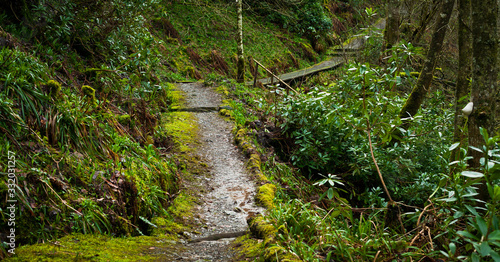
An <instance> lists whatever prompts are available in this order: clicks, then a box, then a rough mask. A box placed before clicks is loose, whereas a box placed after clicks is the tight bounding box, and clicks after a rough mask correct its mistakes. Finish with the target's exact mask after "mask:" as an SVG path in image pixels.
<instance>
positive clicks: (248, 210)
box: [178, 83, 264, 261]
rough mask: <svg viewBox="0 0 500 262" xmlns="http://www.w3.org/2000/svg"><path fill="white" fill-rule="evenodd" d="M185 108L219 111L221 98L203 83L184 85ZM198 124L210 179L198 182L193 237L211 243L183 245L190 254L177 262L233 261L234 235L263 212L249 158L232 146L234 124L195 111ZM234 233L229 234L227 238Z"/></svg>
mask: <svg viewBox="0 0 500 262" xmlns="http://www.w3.org/2000/svg"><path fill="white" fill-rule="evenodd" d="M178 87H179V89H180V90H181V91H182V92H184V93H185V98H186V107H189V108H198V107H203V108H206V107H215V108H216V107H218V106H219V105H221V103H222V99H221V96H220V95H219V94H217V93H216V92H215V91H214V90H213V89H212V88H210V87H205V86H204V85H203V84H201V83H181V84H179V85H178ZM194 114H195V117H196V119H197V122H198V132H199V140H200V146H199V148H198V149H197V154H199V155H200V157H201V158H202V159H203V160H204V161H205V163H206V164H207V165H208V166H209V167H210V175H209V176H207V177H202V178H200V179H199V180H198V181H197V183H199V185H198V186H200V187H201V188H204V189H205V190H204V193H203V194H201V195H200V196H198V197H199V199H200V201H199V202H198V206H197V207H195V210H193V214H196V217H197V219H199V225H200V227H199V229H196V230H195V231H198V232H200V234H199V235H198V236H191V237H192V239H202V238H203V239H205V238H209V239H210V238H212V240H210V241H197V242H192V243H185V245H186V251H185V252H184V253H183V254H181V255H180V257H179V260H178V261H233V260H232V258H233V256H234V254H233V252H232V250H231V248H230V243H231V241H232V239H234V236H237V235H241V233H242V232H243V231H246V230H247V223H246V219H247V216H251V215H254V214H256V213H261V212H263V210H264V209H263V208H261V207H257V206H256V204H255V201H254V199H255V194H256V185H255V183H254V182H253V181H252V180H251V178H250V177H249V175H248V173H247V170H246V168H245V158H244V156H243V155H242V154H241V152H240V151H239V149H238V148H237V147H236V146H235V145H234V143H233V140H234V139H233V135H232V134H231V130H232V123H231V122H229V121H228V120H225V119H224V118H223V117H221V116H220V115H219V114H218V112H217V111H212V112H198V113H194ZM223 233H235V234H233V235H234V236H233V238H221V239H216V238H220V237H221V236H222V235H223ZM229 235H231V234H229Z"/></svg>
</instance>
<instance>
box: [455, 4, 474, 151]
mask: <svg viewBox="0 0 500 262" xmlns="http://www.w3.org/2000/svg"><path fill="white" fill-rule="evenodd" d="M470 12H471V0H458V77H457V87H456V89H455V120H454V132H453V142H455V143H456V142H460V143H462V142H463V133H462V128H464V122H465V118H464V117H463V116H461V115H462V108H464V107H465V106H466V105H467V103H468V102H469V100H468V99H466V98H465V97H466V96H467V95H468V94H469V92H470V85H469V83H470V76H471V71H472V67H471V66H472V31H471V13H470ZM459 153H460V148H459V147H458V148H456V149H455V150H453V151H452V152H451V157H450V159H451V161H454V160H456V159H457V157H459Z"/></svg>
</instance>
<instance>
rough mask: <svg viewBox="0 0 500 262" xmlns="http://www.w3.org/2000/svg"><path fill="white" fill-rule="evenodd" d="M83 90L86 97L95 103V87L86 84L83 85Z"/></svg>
mask: <svg viewBox="0 0 500 262" xmlns="http://www.w3.org/2000/svg"><path fill="white" fill-rule="evenodd" d="M82 92H83V94H84V95H85V97H86V98H87V99H88V100H89V101H90V102H91V103H92V104H95V102H96V98H95V89H94V88H92V87H90V86H87V85H84V86H82Z"/></svg>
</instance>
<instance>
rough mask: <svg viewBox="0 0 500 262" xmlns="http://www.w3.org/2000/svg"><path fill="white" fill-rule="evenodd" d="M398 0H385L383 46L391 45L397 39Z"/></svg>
mask: <svg viewBox="0 0 500 262" xmlns="http://www.w3.org/2000/svg"><path fill="white" fill-rule="evenodd" d="M399 20H400V15H399V0H389V1H387V20H386V23H385V32H384V40H385V48H386V49H391V47H392V46H393V45H394V44H395V43H396V42H397V41H398V40H399Z"/></svg>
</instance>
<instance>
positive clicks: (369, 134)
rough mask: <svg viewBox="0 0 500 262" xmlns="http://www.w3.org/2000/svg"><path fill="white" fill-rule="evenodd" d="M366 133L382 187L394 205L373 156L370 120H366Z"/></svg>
mask: <svg viewBox="0 0 500 262" xmlns="http://www.w3.org/2000/svg"><path fill="white" fill-rule="evenodd" d="M366 125H367V129H366V133H367V134H368V144H369V146H370V154H371V155H372V161H373V163H374V164H375V168H376V169H377V173H378V177H379V178H380V182H382V186H383V187H384V191H385V193H386V194H387V197H388V198H389V202H390V203H394V200H392V197H391V194H390V193H389V190H387V186H386V185H385V182H384V178H383V177H382V173H381V172H380V168H379V167H378V163H377V159H375V154H373V144H372V138H371V132H370V129H371V127H370V121H368V118H366Z"/></svg>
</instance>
